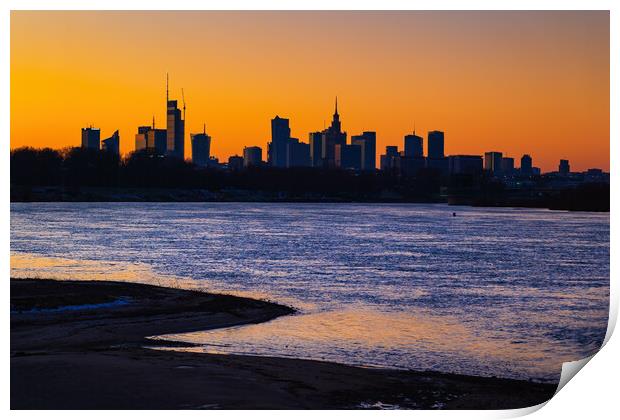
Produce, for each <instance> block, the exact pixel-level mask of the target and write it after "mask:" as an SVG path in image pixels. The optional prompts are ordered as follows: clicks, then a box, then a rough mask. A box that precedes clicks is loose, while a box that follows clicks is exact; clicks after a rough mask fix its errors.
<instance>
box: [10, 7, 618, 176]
mask: <svg viewBox="0 0 620 420" xmlns="http://www.w3.org/2000/svg"><path fill="white" fill-rule="evenodd" d="M11 23H12V24H11V32H12V36H11V75H12V77H11V148H12V149H15V148H17V147H20V146H32V147H45V146H50V147H53V148H62V147H65V146H72V145H76V143H77V141H76V134H75V133H76V132H77V131H76V130H77V128H79V127H86V126H88V125H89V124H94V125H96V126H97V127H100V128H101V129H102V136H104V137H107V136H109V135H111V134H112V133H113V132H114V131H115V130H117V129H118V130H119V133H120V137H121V152H122V153H123V154H126V153H128V152H129V151H131V150H133V144H132V143H133V142H131V141H129V142H128V141H127V140H129V139H131V138H132V137H133V135H134V134H135V132H136V128H137V127H138V126H141V125H150V124H151V120H152V119H153V117H154V118H155V120H156V123H157V125H158V126H159V127H163V126H164V125H165V124H164V122H165V121H166V111H165V110H164V109H163V107H162V106H161V103H162V99H161V98H162V96H163V87H162V74H163V73H165V72H166V71H168V72H169V73H170V75H171V80H170V87H169V88H170V97H171V99H175V100H178V101H179V104H180V103H181V100H182V96H185V100H186V101H187V112H188V119H187V124H186V126H185V136H184V137H185V138H184V148H185V150H186V153H185V155H186V156H187V157H189V156H190V154H191V152H190V150H191V140H190V136H189V134H190V133H200V132H202V128H203V124H204V123H206V124H207V131H208V132H209V135H210V136H211V137H212V154H213V155H215V156H218V157H220V159H221V160H224V161H225V160H227V158H228V157H229V156H232V155H235V154H237V155H238V154H240V153H241V152H242V150H243V147H244V146H253V145H258V146H260V147H262V148H263V149H264V150H265V149H266V144H267V142H268V141H269V136H270V132H269V131H270V130H269V120H270V119H272V118H273V117H274V116H275V115H280V116H282V117H285V118H289V119H290V128H291V136H292V137H294V138H299V139H300V140H302V141H304V142H305V141H307V136H308V133H310V132H315V131H320V130H322V129H323V128H324V127H323V125H324V123H323V122H324V121H328V120H329V118H330V113H331V107H332V106H333V98H334V96H335V95H338V97H339V107H340V109H339V111H340V114H341V116H342V130H343V131H346V132H347V133H348V135H349V137H350V136H351V135H356V134H359V133H362V132H364V131H375V132H376V133H377V158H376V160H377V166H379V157H378V155H379V153H380V151H383V150H385V146H387V145H401V144H402V138H403V136H404V135H405V134H409V133H411V132H413V129H414V124H415V126H416V130H417V132H418V133H424V134H425V133H427V132H428V131H432V130H442V131H444V132H445V133H446V154H448V155H449V154H457V153H458V154H478V155H481V154H483V153H484V152H486V151H490V150H500V151H503V152H504V153H505V154H506V155H508V156H513V157H517V158H518V157H519V156H521V155H522V154H524V153H528V154H530V155H531V156H533V157H534V158H535V160H536V162H537V164H538V166H540V167H541V169H542V170H543V171H551V170H554V169H555V168H556V167H557V162H558V159H560V158H565V159H568V160H569V161H570V162H571V163H572V167H573V169H574V170H577V171H583V170H586V169H588V168H592V167H597V168H601V169H603V170H605V171H608V170H609V14H608V13H607V12H536V13H531V12H352V11H351V12H329V13H324V12H12V14H11ZM57 25H62V27H63V28H64V29H63V31H57V30H55V29H54V28H55V27H56V26H57ZM153 26H158V27H165V28H168V29H169V31H172V32H174V34H175V36H173V37H169V38H166V36H165V35H164V34H165V33H167V32H168V30H167V31H161V34H160V33H158V32H153V31H148V30H146V28H149V27H153ZM109 27H114V28H115V30H114V31H105V30H104V28H109ZM360 27H372V28H373V31H367V32H364V33H361V32H359V31H357V30H354V28H360ZM102 33H105V34H106V35H105V36H101V34H102ZM77 34H79V36H77ZM93 62H94V64H95V65H92V64H91V63H93ZM110 63H113V64H114V65H110ZM181 89H183V93H184V95H182V91H181ZM34 115H36V116H37V118H33V116H34ZM78 136H79V134H78ZM584 145H587V146H585V147H584ZM401 147H402V146H401Z"/></svg>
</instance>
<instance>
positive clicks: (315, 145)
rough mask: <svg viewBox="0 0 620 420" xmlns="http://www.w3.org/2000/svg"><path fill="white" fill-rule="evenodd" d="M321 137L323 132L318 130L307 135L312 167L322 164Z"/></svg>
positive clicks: (318, 166)
mask: <svg viewBox="0 0 620 420" xmlns="http://www.w3.org/2000/svg"><path fill="white" fill-rule="evenodd" d="M322 139H323V133H321V132H320V131H317V132H314V133H310V134H309V135H308V140H309V142H310V162H311V164H312V166H313V167H314V168H320V167H322V166H323V158H322V157H321V155H322V150H323V146H322V144H323V143H322Z"/></svg>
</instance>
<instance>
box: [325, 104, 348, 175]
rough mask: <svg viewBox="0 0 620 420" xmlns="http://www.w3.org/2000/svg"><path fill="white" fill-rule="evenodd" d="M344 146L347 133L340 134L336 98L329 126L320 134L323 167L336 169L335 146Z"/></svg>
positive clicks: (340, 128)
mask: <svg viewBox="0 0 620 420" xmlns="http://www.w3.org/2000/svg"><path fill="white" fill-rule="evenodd" d="M337 144H339V145H341V146H343V147H344V146H345V145H346V144H347V133H346V132H342V127H341V123H340V114H338V97H337V96H336V104H335V108H334V116H333V118H332V123H331V125H330V126H329V127H328V128H326V129H325V130H323V133H322V154H321V155H322V156H321V157H322V160H323V165H325V166H327V167H329V168H334V167H336V159H335V157H336V145H337Z"/></svg>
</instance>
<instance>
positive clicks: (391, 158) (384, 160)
mask: <svg viewBox="0 0 620 420" xmlns="http://www.w3.org/2000/svg"><path fill="white" fill-rule="evenodd" d="M399 158H400V155H399V154H398V146H386V147H385V154H384V155H381V157H380V168H381V170H382V171H385V172H393V171H394V170H395V169H397V168H398V166H399V165H398V162H397V161H398V159H399Z"/></svg>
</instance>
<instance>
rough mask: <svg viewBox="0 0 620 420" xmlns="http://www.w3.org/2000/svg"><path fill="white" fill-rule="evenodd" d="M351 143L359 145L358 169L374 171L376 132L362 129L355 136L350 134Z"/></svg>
mask: <svg viewBox="0 0 620 420" xmlns="http://www.w3.org/2000/svg"><path fill="white" fill-rule="evenodd" d="M351 145H357V146H360V148H361V150H360V154H361V155H360V158H361V164H360V169H361V170H362V171H374V170H375V168H376V156H377V133H376V132H374V131H364V132H363V133H362V134H359V135H357V136H351Z"/></svg>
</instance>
